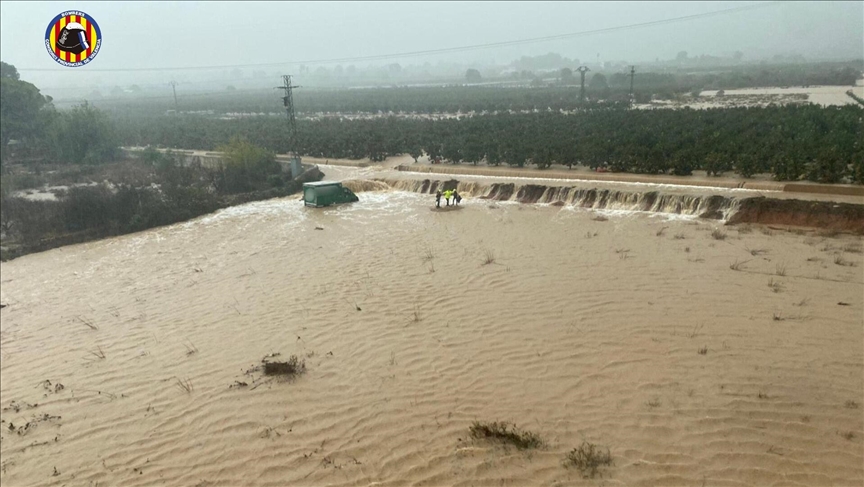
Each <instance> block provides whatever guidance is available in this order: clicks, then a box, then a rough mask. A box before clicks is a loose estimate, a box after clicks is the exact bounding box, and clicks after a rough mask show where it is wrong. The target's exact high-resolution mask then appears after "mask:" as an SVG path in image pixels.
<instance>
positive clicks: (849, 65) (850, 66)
mask: <svg viewBox="0 0 864 487" xmlns="http://www.w3.org/2000/svg"><path fill="white" fill-rule="evenodd" d="M862 69H864V63H862V62H861V61H854V62H844V63H814V64H803V65H798V64H791V65H772V66H758V65H748V66H737V67H728V68H720V69H716V70H713V71H701V72H700V71H695V70H688V71H679V70H663V71H655V72H643V71H641V70H639V68H638V67H637V71H636V75H635V78H634V80H633V81H634V83H633V92H634V97H635V98H636V101H637V102H638V103H647V102H648V101H650V100H651V99H652V98H657V99H674V98H676V97H678V96H681V95H684V94H690V93H699V92H700V91H702V90H721V89H723V90H729V89H735V88H749V87H766V86H802V85H844V86H851V85H854V84H855V80H856V79H857V78H858V77H859V76H860V73H861V70H862ZM514 74H515V75H518V79H519V80H522V81H523V82H524V84H529V83H530V85H531V86H524V85H523V86H509V87H508V86H458V85H448V86H424V87H395V86H394V87H379V88H363V89H338V90H337V89H332V90H327V89H302V90H298V92H297V93H296V95H295V97H294V103H295V108H296V110H297V112H298V114H300V115H303V116H313V115H314V114H316V113H320V112H325V113H337V112H338V113H378V112H382V113H389V112H403V113H421V114H430V113H457V112H462V113H467V112H478V113H479V112H495V111H499V112H500V111H507V110H513V111H524V110H541V111H543V110H549V109H551V110H553V111H557V110H574V109H577V108H580V107H582V100H581V99H580V96H579V95H580V88H579V84H580V81H579V76H578V74H574V72H573V70H572V69H570V68H564V69H561V70H560V71H558V72H556V73H547V74H544V75H542V76H541V75H539V74H536V73H533V72H530V71H523V72H522V73H514ZM629 91H630V76H629V74H628V73H626V72H590V73H588V76H587V77H586V96H587V98H588V99H589V101H591V100H593V101H599V100H604V101H606V102H609V103H611V102H616V101H617V102H621V101H627V100H628V97H629ZM137 96H138V97H137V98H136V97H130V98H127V97H117V96H112V95H110V94H106V95H105V96H103V95H102V94H99V93H95V94H94V95H93V96H89V97H87V99H88V100H89V102H90V103H91V104H95V105H96V106H98V107H99V108H100V109H102V110H105V111H108V112H111V113H116V114H123V113H127V114H134V115H135V116H139V115H163V114H165V112H166V111H167V110H174V109H175V108H179V109H180V110H181V111H187V112H188V111H208V110H212V111H213V112H214V113H215V114H224V113H232V112H244V113H250V112H254V113H262V112H263V113H281V111H282V107H281V100H280V98H279V95H278V93H276V92H274V91H273V90H272V89H260V90H247V91H244V90H237V91H222V92H218V93H185V92H184V90H183V87H182V86H178V98H179V104H178V105H177V106H175V104H174V98H173V96H172V94H171V91H170V90H168V89H167V88H166V90H165V91H164V93H162V94H161V95H152V96H151V95H137ZM76 103H80V102H76Z"/></svg>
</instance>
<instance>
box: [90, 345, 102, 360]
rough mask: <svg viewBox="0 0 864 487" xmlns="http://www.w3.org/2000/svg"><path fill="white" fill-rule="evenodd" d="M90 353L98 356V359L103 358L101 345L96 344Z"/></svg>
mask: <svg viewBox="0 0 864 487" xmlns="http://www.w3.org/2000/svg"><path fill="white" fill-rule="evenodd" d="M90 355H92V356H94V357H96V358H98V359H99V360H105V352H103V351H102V347H100V346H98V345H97V346H96V350H93V351H91V352H90Z"/></svg>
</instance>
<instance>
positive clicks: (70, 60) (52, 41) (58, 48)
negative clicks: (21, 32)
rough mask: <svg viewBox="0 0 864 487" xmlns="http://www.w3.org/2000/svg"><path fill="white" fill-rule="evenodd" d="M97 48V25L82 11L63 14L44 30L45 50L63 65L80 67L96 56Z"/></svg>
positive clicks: (100, 34)
mask: <svg viewBox="0 0 864 487" xmlns="http://www.w3.org/2000/svg"><path fill="white" fill-rule="evenodd" d="M101 46H102V31H100V30H99V24H97V23H96V21H95V20H93V17H90V16H89V15H87V14H86V13H84V12H80V11H77V10H71V11H69V12H63V13H61V14H60V15H58V16H56V17H54V20H52V21H51V23H50V24H48V28H47V29H45V48H46V49H48V53H49V54H51V57H52V58H53V59H54V60H55V61H57V63H59V64H62V65H63V66H67V67H70V68H77V67H79V66H84V65H85V64H87V63H89V62H90V61H92V60H93V58H94V57H96V55H97V54H99V48H100V47H101Z"/></svg>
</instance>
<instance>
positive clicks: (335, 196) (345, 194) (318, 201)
mask: <svg viewBox="0 0 864 487" xmlns="http://www.w3.org/2000/svg"><path fill="white" fill-rule="evenodd" d="M356 201H360V198H358V197H357V195H356V194H354V192H353V191H351V190H350V189H348V188H346V187H344V186H342V183H340V182H339V181H317V182H314V183H303V203H304V204H305V205H306V206H313V207H315V208H321V207H324V206H330V205H338V204H341V203H354V202H356Z"/></svg>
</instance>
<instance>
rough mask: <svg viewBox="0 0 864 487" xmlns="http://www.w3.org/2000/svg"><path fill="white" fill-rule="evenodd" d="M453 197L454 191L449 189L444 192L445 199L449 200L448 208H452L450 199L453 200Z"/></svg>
mask: <svg viewBox="0 0 864 487" xmlns="http://www.w3.org/2000/svg"><path fill="white" fill-rule="evenodd" d="M452 196H453V191H452V190H449V189H448V190H446V191H444V199H445V200H447V206H450V198H451V197H452Z"/></svg>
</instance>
